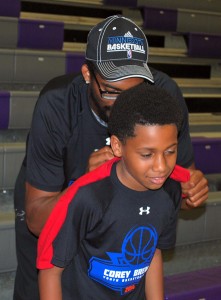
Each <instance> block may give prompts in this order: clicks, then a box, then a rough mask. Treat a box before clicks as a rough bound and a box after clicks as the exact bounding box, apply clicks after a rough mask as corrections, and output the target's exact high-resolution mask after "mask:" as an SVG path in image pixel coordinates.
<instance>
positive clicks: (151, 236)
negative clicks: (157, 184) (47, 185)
mask: <svg viewBox="0 0 221 300" xmlns="http://www.w3.org/2000/svg"><path fill="white" fill-rule="evenodd" d="M115 162H116V159H114V160H112V161H109V162H107V163H106V164H104V165H102V166H101V167H100V168H99V169H96V170H95V171H94V172H91V173H88V174H86V175H84V176H83V177H82V178H80V180H78V181H76V182H75V184H73V185H72V186H70V187H69V189H68V190H67V192H66V193H65V194H64V195H63V196H62V197H61V198H60V200H59V202H58V204H57V205H56V207H55V209H54V210H53V212H52V214H51V216H50V217H49V220H48V221H47V223H46V225H45V227H44V229H43V231H42V234H41V236H40V238H39V245H38V259H37V267H38V268H39V269H45V268H50V267H51V266H52V265H56V266H58V267H63V268H64V267H65V270H64V273H63V275H62V285H63V299H64V300H70V299H82V300H84V299H85V300H86V299H94V300H95V299H96V300H97V299H99V300H106V299H113V300H117V299H122V298H124V299H133V300H136V299H137V300H138V299H139V300H140V299H144V293H145V287H144V282H143V277H144V275H145V273H146V271H147V272H148V267H149V265H150V263H151V260H152V258H153V255H154V253H155V250H156V248H159V249H168V248H171V247H173V246H174V245H175V239H176V222H177V215H178V212H179V210H180V204H181V201H180V200H181V187H180V184H179V183H178V182H176V181H174V180H172V179H170V178H168V179H167V181H166V182H165V184H164V186H163V187H162V188H160V189H159V190H155V191H152V190H147V191H143V192H138V191H134V190H131V189H129V188H127V187H126V186H124V185H123V184H121V182H120V181H119V180H118V178H117V175H116V163H115ZM181 172H182V171H181ZM183 172H184V173H185V172H186V170H184V171H183Z"/></svg>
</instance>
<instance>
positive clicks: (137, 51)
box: [85, 15, 154, 83]
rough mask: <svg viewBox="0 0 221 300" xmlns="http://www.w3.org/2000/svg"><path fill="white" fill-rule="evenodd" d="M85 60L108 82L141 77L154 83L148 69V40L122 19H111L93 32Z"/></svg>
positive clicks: (127, 21)
mask: <svg viewBox="0 0 221 300" xmlns="http://www.w3.org/2000/svg"><path fill="white" fill-rule="evenodd" d="M85 56H86V57H85V58H86V59H87V60H89V61H91V62H92V63H93V64H94V66H95V68H96V69H97V71H98V72H99V74H100V75H101V76H102V78H104V79H105V80H107V81H119V80H123V79H127V78H131V77H141V78H144V79H146V80H148V81H150V82H152V83H153V82H154V79H153V75H152V74H151V72H150V69H149V68H148V66H147V60H148V42H147V39H146V36H145V34H144V33H143V31H142V30H141V29H140V28H139V27H138V26H137V25H136V24H135V23H134V22H133V21H131V20H130V19H128V18H125V17H123V16H120V15H114V16H110V17H108V18H107V19H105V20H104V21H102V22H100V23H99V24H97V25H96V26H94V27H93V28H92V29H91V31H90V32H89V34H88V38H87V47H86V55H85Z"/></svg>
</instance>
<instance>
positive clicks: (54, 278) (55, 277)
mask: <svg viewBox="0 0 221 300" xmlns="http://www.w3.org/2000/svg"><path fill="white" fill-rule="evenodd" d="M62 272H63V269H62V268H58V267H55V266H54V267H53V268H51V269H45V270H39V274H38V284H39V292H40V300H62V288H61V275H62Z"/></svg>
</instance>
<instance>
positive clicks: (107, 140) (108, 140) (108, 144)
mask: <svg viewBox="0 0 221 300" xmlns="http://www.w3.org/2000/svg"><path fill="white" fill-rule="evenodd" d="M106 145H107V146H110V138H109V137H108V138H106Z"/></svg>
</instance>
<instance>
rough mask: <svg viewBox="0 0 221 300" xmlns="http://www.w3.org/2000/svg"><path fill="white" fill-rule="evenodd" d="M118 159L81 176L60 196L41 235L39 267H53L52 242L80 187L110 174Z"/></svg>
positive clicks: (37, 263)
mask: <svg viewBox="0 0 221 300" xmlns="http://www.w3.org/2000/svg"><path fill="white" fill-rule="evenodd" d="M117 160H118V158H114V159H112V160H110V161H108V162H107V163H105V164H103V165H102V166H100V167H99V168H97V169H95V170H94V171H92V172H90V173H87V174H86V175H84V176H82V177H80V178H79V179H78V180H76V181H75V182H74V183H73V184H72V185H71V186H70V187H69V188H68V189H67V191H66V193H65V194H64V195H62V196H61V197H60V199H59V201H58V202H57V204H56V205H55V207H54V209H53V210H52V212H51V214H50V216H49V217H48V220H47V222H46V224H45V226H44V228H43V230H42V232H41V234H40V236H39V240H38V252H37V262H36V265H37V268H38V269H49V268H52V267H53V265H52V264H51V260H52V257H53V247H52V243H53V241H54V239H55V237H56V236H57V234H58V232H59V230H60V229H61V227H62V225H63V223H64V220H65V218H66V214H67V210H68V205H69V203H70V202H71V201H72V200H73V198H74V196H75V194H76V193H77V191H78V189H79V188H80V187H82V186H85V185H87V184H90V183H92V182H95V181H98V180H101V179H102V178H105V177H107V176H109V175H110V172H111V167H112V165H113V163H114V162H115V161H117Z"/></svg>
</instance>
